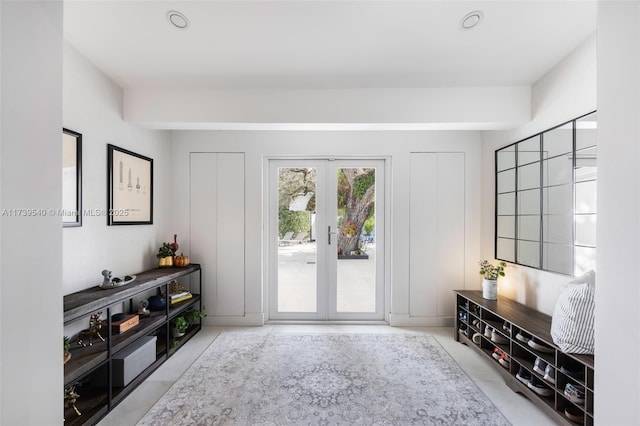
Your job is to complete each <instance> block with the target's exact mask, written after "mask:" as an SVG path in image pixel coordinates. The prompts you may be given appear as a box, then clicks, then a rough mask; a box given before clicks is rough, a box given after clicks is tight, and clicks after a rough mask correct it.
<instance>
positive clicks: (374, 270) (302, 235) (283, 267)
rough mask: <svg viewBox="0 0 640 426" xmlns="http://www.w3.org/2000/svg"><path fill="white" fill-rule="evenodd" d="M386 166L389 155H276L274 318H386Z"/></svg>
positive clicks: (272, 179) (272, 168)
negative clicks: (339, 157)
mask: <svg viewBox="0 0 640 426" xmlns="http://www.w3.org/2000/svg"><path fill="white" fill-rule="evenodd" d="M384 171H385V169H384V160H324V159H308V160H271V161H270V165H269V236H270V237H269V248H268V252H269V253H268V254H269V286H268V288H269V318H270V319H290V320H383V319H384V229H385V227H384V205H385V204H384V188H385V185H384Z"/></svg>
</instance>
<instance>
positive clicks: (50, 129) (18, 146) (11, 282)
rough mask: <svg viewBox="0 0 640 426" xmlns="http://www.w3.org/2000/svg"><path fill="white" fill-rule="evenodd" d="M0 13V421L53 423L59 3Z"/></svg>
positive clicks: (58, 410)
mask: <svg viewBox="0 0 640 426" xmlns="http://www.w3.org/2000/svg"><path fill="white" fill-rule="evenodd" d="M0 11H1V19H2V21H1V22H0V34H1V36H0V40H1V43H2V44H1V47H0V57H1V62H2V74H1V78H2V80H1V84H0V86H1V88H2V90H1V94H2V99H1V113H0V121H1V122H2V129H1V131H2V133H1V138H0V159H1V163H0V171H1V177H0V194H1V198H0V205H1V206H2V209H3V211H5V210H4V209H7V210H6V212H8V213H5V214H3V215H2V216H1V219H0V227H1V231H0V233H1V234H2V240H1V244H0V246H1V251H2V258H1V260H0V271H1V272H0V283H1V287H2V299H1V300H0V336H1V337H2V346H1V353H0V360H1V361H2V362H0V379H1V382H0V389H1V392H0V395H1V397H0V398H1V399H0V407H2V411H1V413H0V414H1V417H0V424H3V425H48V424H54V423H57V424H61V423H62V418H63V411H62V389H63V380H62V376H63V371H62V359H61V349H62V346H61V343H60V342H61V341H62V294H63V291H62V253H61V250H60V248H61V246H62V220H61V218H60V217H56V216H55V215H50V214H48V213H46V214H45V215H37V216H26V215H24V214H20V213H17V212H16V210H12V209H35V210H34V211H40V209H43V210H44V211H45V212H48V211H49V210H50V209H57V208H60V207H61V204H62V197H61V194H62V190H61V188H62V173H61V160H62V144H61V140H62V138H61V131H62V103H61V99H62V2H61V1H30V2H18V1H16V2H8V1H3V2H0Z"/></svg>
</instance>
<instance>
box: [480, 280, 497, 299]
mask: <svg viewBox="0 0 640 426" xmlns="http://www.w3.org/2000/svg"><path fill="white" fill-rule="evenodd" d="M482 297H483V298H484V299H488V300H498V280H488V279H486V278H483V279H482Z"/></svg>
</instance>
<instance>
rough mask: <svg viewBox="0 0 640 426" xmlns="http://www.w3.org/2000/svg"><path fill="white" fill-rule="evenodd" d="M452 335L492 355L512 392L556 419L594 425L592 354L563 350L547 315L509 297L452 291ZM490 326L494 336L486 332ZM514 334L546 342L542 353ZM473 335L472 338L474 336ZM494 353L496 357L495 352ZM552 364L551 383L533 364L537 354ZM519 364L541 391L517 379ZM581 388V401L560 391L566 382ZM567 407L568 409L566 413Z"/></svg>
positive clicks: (567, 423) (485, 353)
mask: <svg viewBox="0 0 640 426" xmlns="http://www.w3.org/2000/svg"><path fill="white" fill-rule="evenodd" d="M455 293H456V307H455V310H456V319H455V336H454V338H455V340H456V341H458V342H461V343H464V344H466V345H468V346H469V347H471V348H473V349H475V350H476V351H477V352H478V353H480V354H481V355H482V356H484V357H486V358H487V359H489V360H491V362H492V363H493V364H494V366H495V368H496V369H497V370H498V372H499V373H500V374H501V375H502V377H503V378H504V380H505V383H506V384H507V385H508V386H509V387H510V388H511V389H513V390H514V391H515V392H518V393H521V394H523V395H525V396H526V397H527V398H529V399H530V400H531V401H532V402H533V403H534V404H536V405H537V406H538V407H539V408H540V409H541V410H543V411H544V412H545V413H547V414H548V415H549V416H550V417H551V418H553V419H554V420H556V422H557V423H559V424H565V425H576V424H577V425H583V426H592V425H593V401H594V385H593V378H594V358H593V356H592V355H579V354H567V353H564V352H562V351H561V350H560V349H559V348H558V347H556V346H555V345H554V344H553V339H552V338H551V317H550V316H548V315H545V314H543V313H541V312H538V311H536V310H534V309H531V308H529V307H527V306H525V305H523V304H521V303H518V302H516V301H513V300H511V299H508V298H504V297H498V300H487V299H484V298H483V297H482V292H481V291H469V290H456V291H455ZM487 327H489V329H490V330H495V331H494V337H491V336H489V335H485V331H486V329H487ZM518 334H521V335H523V336H527V337H529V338H531V337H535V339H536V341H538V342H540V343H542V344H544V345H546V346H548V347H549V351H550V352H548V353H547V352H543V351H540V350H537V349H535V348H533V347H531V346H530V345H529V344H527V343H525V342H523V341H521V340H519V339H517V338H516V336H517V335H518ZM474 335H476V338H475V339H474V338H473V337H474ZM494 351H502V352H503V353H505V355H506V359H507V360H509V362H504V359H503V363H500V362H499V360H498V359H496V358H494ZM498 358H499V357H498ZM538 358H540V360H542V361H544V363H546V364H548V365H550V366H551V368H552V369H553V370H552V371H553V372H554V373H555V383H553V382H552V381H551V380H550V379H549V377H547V378H546V379H545V376H544V374H542V373H540V372H538V371H536V369H534V366H535V362H536V359H538ZM521 368H522V369H523V371H524V372H526V374H529V375H531V376H532V377H535V378H536V379H537V382H538V384H539V385H540V386H542V388H536V390H538V392H541V393H546V394H548V395H541V394H540V393H538V392H535V391H534V390H532V388H531V387H530V386H528V385H527V384H526V383H524V382H523V381H521V379H519V378H517V374H518V373H519V372H520V371H521ZM567 384H573V385H576V386H579V387H582V388H584V390H585V392H584V393H585V395H584V403H575V402H573V401H571V399H570V398H569V397H567V396H566V395H565V393H564V390H565V386H566V385H567ZM567 412H568V413H569V416H571V418H569V417H568V415H567Z"/></svg>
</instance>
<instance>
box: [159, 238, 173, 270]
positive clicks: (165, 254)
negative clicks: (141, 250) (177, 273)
mask: <svg viewBox="0 0 640 426" xmlns="http://www.w3.org/2000/svg"><path fill="white" fill-rule="evenodd" d="M173 255H174V252H173V250H171V244H169V243H162V246H161V247H160V248H159V249H158V254H156V257H157V258H158V266H159V267H161V268H170V267H172V266H173Z"/></svg>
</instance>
